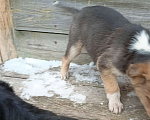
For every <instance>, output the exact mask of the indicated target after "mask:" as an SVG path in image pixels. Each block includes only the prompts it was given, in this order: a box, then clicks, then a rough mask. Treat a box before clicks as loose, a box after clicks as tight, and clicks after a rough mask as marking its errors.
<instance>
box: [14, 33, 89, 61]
mask: <svg viewBox="0 0 150 120" xmlns="http://www.w3.org/2000/svg"><path fill="white" fill-rule="evenodd" d="M15 34H16V39H15V43H16V44H17V51H18V55H19V56H21V57H23V58H25V57H32V58H37V59H45V60H62V57H63V55H64V54H65V51H66V47H67V44H68V35H61V34H48V33H38V32H27V31H16V32H15ZM90 61H91V58H90V57H89V56H88V55H87V52H86V51H85V50H83V51H82V53H81V55H79V56H78V57H76V58H75V59H74V60H73V62H75V63H78V64H83V63H89V62H90Z"/></svg>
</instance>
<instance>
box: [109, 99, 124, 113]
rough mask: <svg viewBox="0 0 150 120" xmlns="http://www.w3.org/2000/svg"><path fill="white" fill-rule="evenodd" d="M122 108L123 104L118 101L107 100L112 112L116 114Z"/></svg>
mask: <svg viewBox="0 0 150 120" xmlns="http://www.w3.org/2000/svg"><path fill="white" fill-rule="evenodd" d="M122 109H123V104H122V103H121V102H119V101H114V100H112V101H109V110H110V111H111V112H112V113H115V114H118V113H121V111H122Z"/></svg>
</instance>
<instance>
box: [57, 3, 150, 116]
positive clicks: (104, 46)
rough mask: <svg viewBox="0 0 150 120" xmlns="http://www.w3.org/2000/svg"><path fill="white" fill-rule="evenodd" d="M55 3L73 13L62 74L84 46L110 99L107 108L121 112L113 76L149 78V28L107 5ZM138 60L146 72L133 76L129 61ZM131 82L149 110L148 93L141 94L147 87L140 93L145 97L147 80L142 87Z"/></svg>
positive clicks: (116, 84)
mask: <svg viewBox="0 0 150 120" xmlns="http://www.w3.org/2000/svg"><path fill="white" fill-rule="evenodd" d="M55 5H57V6H58V7H60V8H63V9H65V10H66V11H68V12H71V13H72V14H73V22H72V25H71V27H70V32H69V43H68V46H67V50H66V53H65V55H64V57H63V60H62V67H61V78H62V79H67V78H68V68H69V64H70V62H71V61H72V60H73V59H74V58H75V57H76V56H77V55H79V54H80V53H81V50H82V48H83V47H85V49H86V50H87V52H88V54H89V55H90V56H91V58H92V59H93V61H94V62H95V64H96V65H97V69H98V70H99V72H100V76H101V79H102V81H103V83H104V87H105V91H106V94H107V98H108V100H109V110H110V111H111V112H113V113H116V114H117V113H120V112H121V111H122V109H123V104H122V103H121V102H120V89H119V86H118V83H117V81H116V76H117V75H120V74H126V73H127V74H128V75H129V76H130V77H131V78H132V79H133V80H132V81H135V82H136V81H137V82H138V81H139V82H141V81H143V79H144V80H145V81H148V79H149V78H150V73H149V72H150V67H148V66H149V65H148V64H147V63H146V62H147V61H148V60H150V37H149V36H150V32H149V31H148V30H147V29H146V28H144V27H142V26H141V25H137V24H132V23H131V22H129V21H128V20H127V19H126V18H125V17H124V16H123V15H121V14H120V13H119V12H117V11H115V10H114V9H111V8H108V7H104V6H91V7H85V8H83V9H82V10H77V9H74V8H70V7H66V6H63V5H62V4H60V3H59V2H55ZM141 63H143V64H144V65H145V67H146V68H147V71H149V72H146V73H145V74H144V77H142V78H140V77H133V76H132V74H131V72H132V69H133V67H132V66H131V65H139V64H141ZM142 68H143V66H139V67H137V69H136V71H139V70H141V69H142ZM127 71H128V72H127ZM149 80H150V79H149ZM132 84H133V85H134V86H135V90H136V92H137V94H138V96H139V98H140V99H141V101H142V103H143V104H144V106H145V108H146V110H147V111H149V109H150V107H148V108H147V107H146V106H148V105H149V106H150V101H149V97H147V98H145V99H143V98H141V95H140V94H142V93H143V92H144V91H146V92H145V93H144V94H142V97H143V96H145V97H146V96H147V95H146V93H147V94H148V93H150V90H149V89H150V86H149V85H148V83H146V84H143V83H139V84H140V85H141V86H142V87H138V89H137V87H136V86H137V85H136V84H134V82H132ZM142 88H145V89H144V90H143V89H142Z"/></svg>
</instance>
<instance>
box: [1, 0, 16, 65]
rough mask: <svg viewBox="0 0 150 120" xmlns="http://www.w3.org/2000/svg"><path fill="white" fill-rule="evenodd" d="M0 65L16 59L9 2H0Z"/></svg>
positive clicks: (3, 0) (4, 0)
mask: <svg viewBox="0 0 150 120" xmlns="http://www.w3.org/2000/svg"><path fill="white" fill-rule="evenodd" d="M0 5H1V7H0V64H1V63H3V62H5V61H7V60H9V59H12V58H15V57H17V52H16V49H15V47H14V44H13V24H12V16H11V12H10V4H9V0H1V1H0Z"/></svg>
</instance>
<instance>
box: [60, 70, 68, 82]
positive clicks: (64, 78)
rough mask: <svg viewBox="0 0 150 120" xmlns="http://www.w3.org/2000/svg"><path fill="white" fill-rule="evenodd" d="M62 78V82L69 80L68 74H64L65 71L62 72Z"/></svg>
mask: <svg viewBox="0 0 150 120" xmlns="http://www.w3.org/2000/svg"><path fill="white" fill-rule="evenodd" d="M60 78H61V79H62V80H66V79H68V72H63V71H61V72H60Z"/></svg>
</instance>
